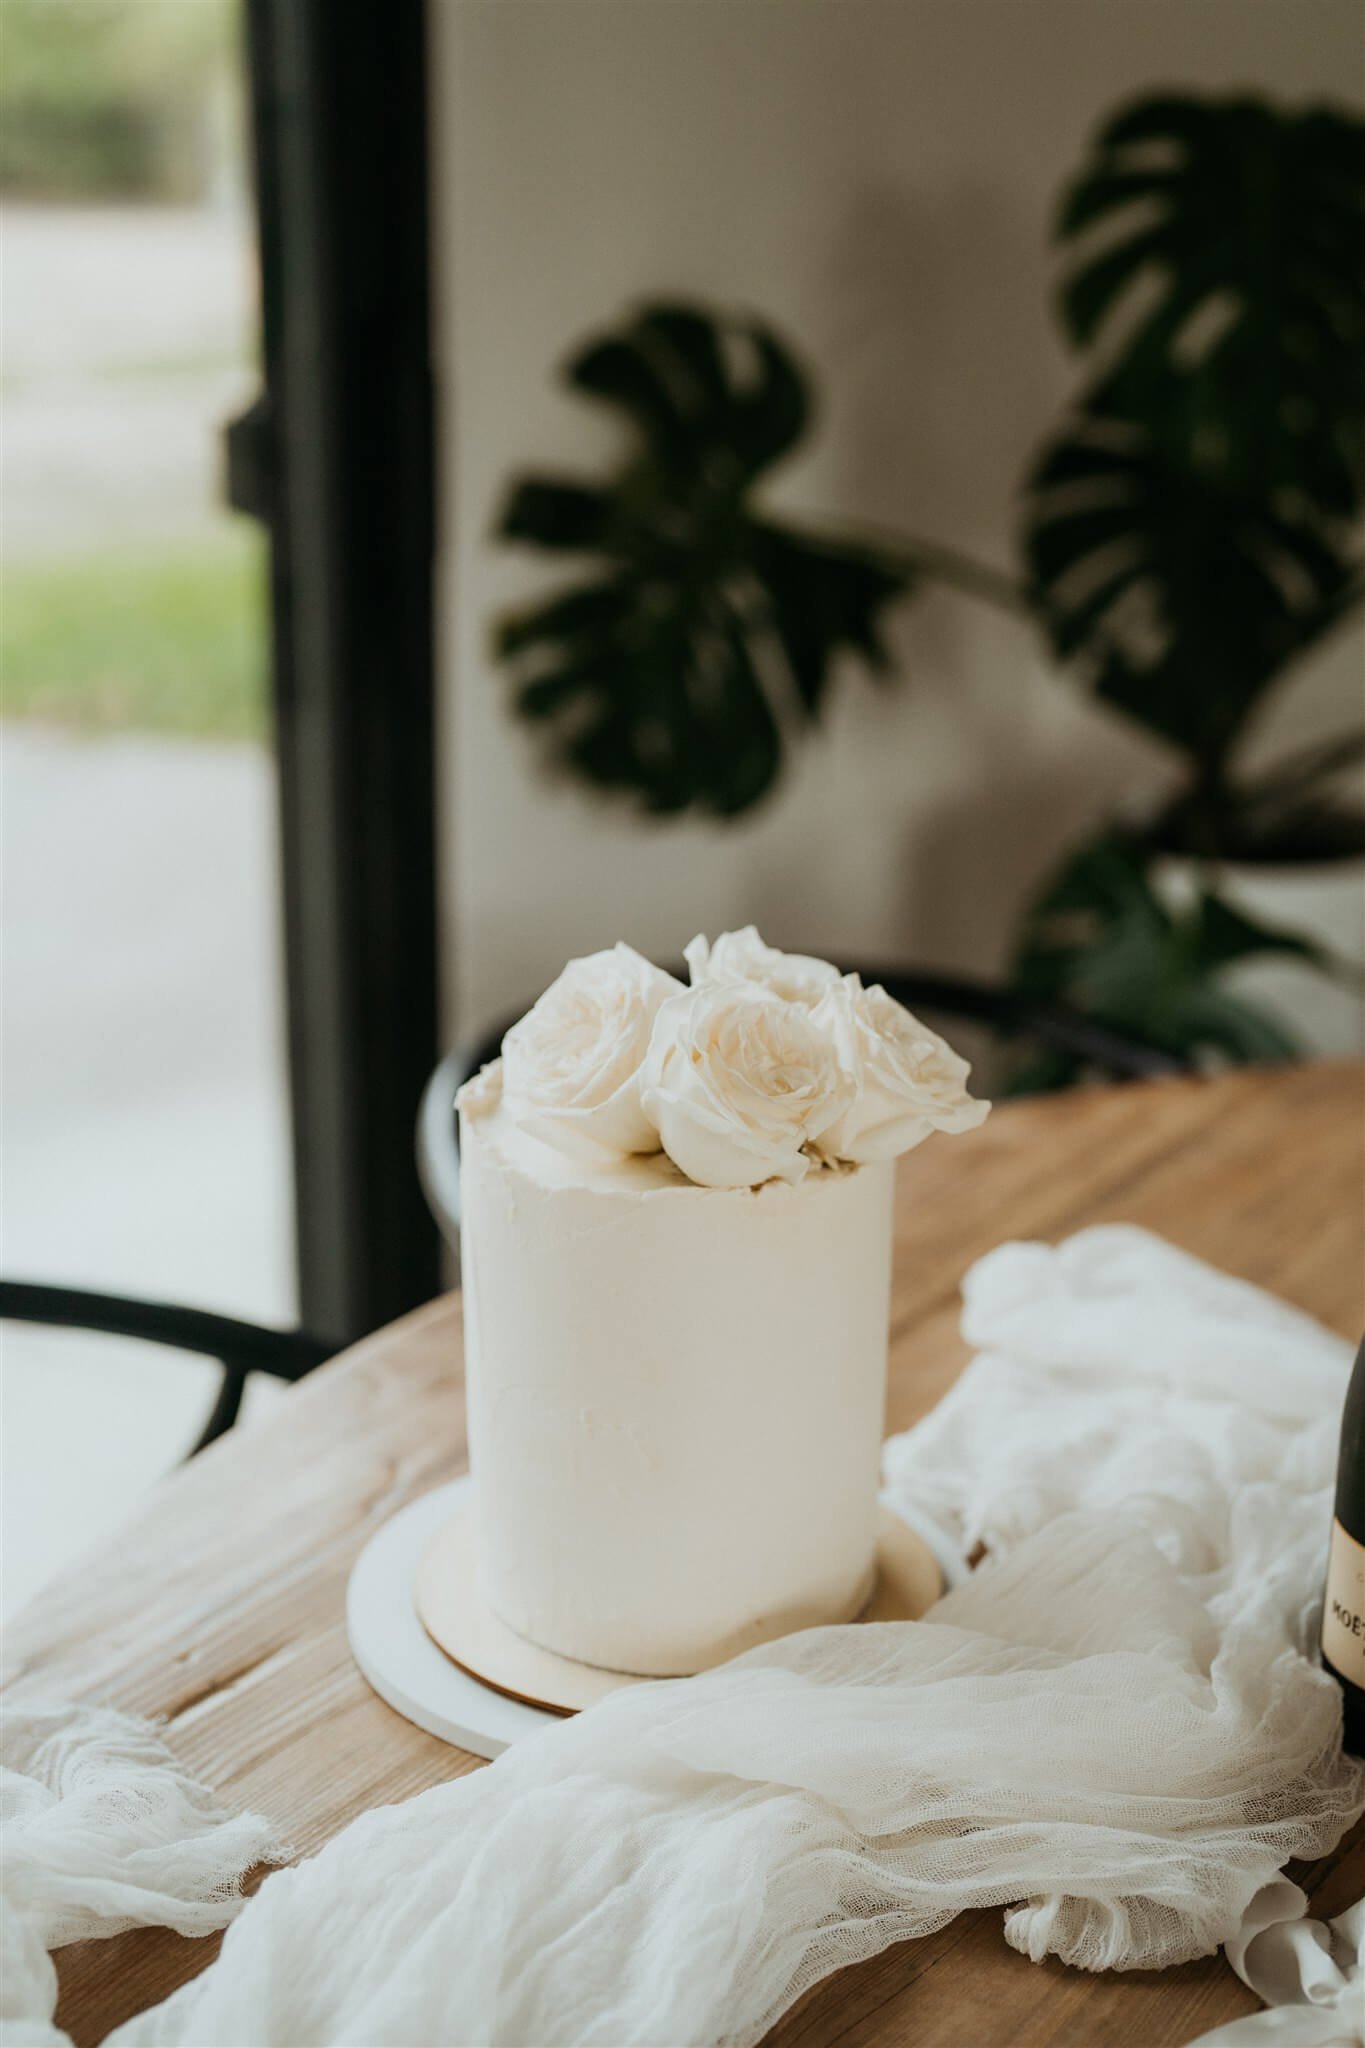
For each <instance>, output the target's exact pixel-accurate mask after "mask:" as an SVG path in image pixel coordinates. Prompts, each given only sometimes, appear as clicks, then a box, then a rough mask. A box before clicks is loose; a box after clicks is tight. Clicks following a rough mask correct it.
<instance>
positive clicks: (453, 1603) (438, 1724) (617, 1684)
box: [346, 1474, 966, 1757]
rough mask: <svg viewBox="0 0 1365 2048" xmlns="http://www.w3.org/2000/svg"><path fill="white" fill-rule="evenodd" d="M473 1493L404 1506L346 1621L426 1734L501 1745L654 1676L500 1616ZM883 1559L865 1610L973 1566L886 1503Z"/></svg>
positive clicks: (403, 1709)
mask: <svg viewBox="0 0 1365 2048" xmlns="http://www.w3.org/2000/svg"><path fill="white" fill-rule="evenodd" d="M469 1504H470V1481H469V1478H468V1475H467V1474H466V1475H465V1477H463V1478H461V1479H456V1480H453V1481H452V1482H451V1483H450V1484H449V1485H447V1486H441V1487H437V1488H436V1490H435V1491H434V1492H432V1493H428V1494H425V1495H424V1496H423V1497H422V1499H421V1500H417V1501H414V1502H413V1503H412V1504H411V1506H409V1507H406V1508H404V1509H402V1510H400V1512H399V1513H398V1514H396V1515H395V1516H394V1517H393V1519H392V1520H391V1521H389V1522H386V1523H385V1525H384V1527H383V1528H382V1529H380V1530H379V1531H378V1532H377V1534H376V1535H374V1536H373V1537H371V1539H370V1541H369V1543H368V1544H367V1545H366V1547H365V1549H364V1550H363V1551H362V1552H361V1554H360V1557H359V1558H358V1559H357V1561H356V1564H355V1567H354V1569H353V1571H352V1573H351V1581H350V1585H349V1587H348V1589H347V1595H346V1626H347V1632H348V1634H349V1636H350V1642H351V1651H352V1654H353V1656H354V1657H355V1660H356V1663H357V1664H358V1665H359V1667H360V1670H361V1673H362V1675H363V1676H364V1678H365V1679H366V1680H367V1681H368V1683H369V1684H370V1685H371V1686H373V1688H374V1690H375V1691H376V1692H377V1693H378V1694H379V1696H380V1698H381V1699H383V1700H385V1701H387V1703H388V1705H389V1706H391V1707H393V1708H394V1709H395V1711H396V1712H398V1713H400V1714H402V1715H403V1716H404V1718H405V1719H406V1720H409V1721H412V1722H415V1723H416V1725H417V1726H418V1727H419V1728H424V1729H425V1730H426V1731H427V1733H428V1734H430V1735H436V1736H439V1737H440V1738H441V1739H442V1740H443V1741H446V1742H452V1743H455V1744H456V1745H458V1747H459V1748H461V1749H467V1750H470V1751H471V1752H472V1753H473V1754H474V1755H476V1756H485V1757H495V1756H498V1755H500V1754H501V1753H502V1751H503V1750H504V1749H506V1748H507V1747H508V1746H509V1744H511V1743H513V1742H515V1741H517V1740H518V1739H519V1738H520V1737H522V1736H524V1735H529V1734H533V1733H534V1732H535V1731H536V1730H537V1729H539V1728H545V1727H548V1726H550V1725H551V1724H552V1723H553V1722H554V1720H556V1719H557V1718H558V1717H560V1716H562V1715H564V1714H566V1713H576V1712H579V1711H581V1709H582V1708H584V1707H588V1706H591V1705H593V1704H595V1702H596V1701H597V1700H599V1699H604V1698H605V1697H606V1696H607V1694H608V1693H611V1692H615V1691H618V1690H619V1689H620V1688H621V1687H622V1686H626V1685H648V1684H650V1683H651V1681H650V1680H649V1679H646V1678H639V1677H635V1676H631V1675H630V1674H628V1673H625V1672H614V1671H603V1670H599V1669H598V1668H596V1667H595V1666H592V1665H587V1664H578V1663H575V1662H574V1661H573V1660H572V1659H570V1658H567V1657H557V1656H555V1655H554V1654H553V1653H552V1652H551V1651H548V1650H541V1649H538V1648H537V1647H536V1646H535V1645H534V1644H532V1643H528V1642H526V1641H525V1640H524V1639H523V1638H522V1637H521V1636H518V1635H517V1634H515V1632H514V1631H513V1630H511V1629H509V1628H507V1627H506V1626H505V1624H503V1623H502V1622H499V1621H498V1620H497V1618H496V1616H494V1615H493V1614H491V1613H490V1612H489V1611H488V1609H487V1608H485V1607H484V1606H483V1604H482V1603H481V1602H480V1601H479V1600H478V1598H477V1594H476V1592H475V1583H476V1581H475V1570H474V1557H473V1540H472V1529H471V1526H470V1519H469V1515H468V1508H469ZM877 1567H878V1570H877V1586H876V1590H875V1591H874V1593H873V1596H872V1599H871V1600H870V1601H869V1603H868V1605H867V1607H866V1608H865V1609H864V1610H863V1613H862V1615H861V1616H860V1617H859V1618H860V1620H863V1621H904V1620H913V1619H915V1617H916V1616H918V1615H920V1614H922V1613H924V1611H925V1609H926V1608H927V1607H929V1606H931V1605H932V1603H933V1602H934V1601H935V1600H936V1599H937V1598H938V1597H939V1595H940V1593H941V1592H942V1591H943V1590H944V1588H945V1587H946V1586H952V1585H956V1584H958V1583H959V1581H960V1580H961V1579H962V1578H963V1577H965V1575H966V1567H965V1565H964V1563H963V1561H962V1559H961V1558H960V1557H958V1556H957V1555H956V1553H955V1552H954V1551H953V1549H952V1546H951V1545H950V1544H949V1543H948V1542H947V1541H946V1539H945V1538H944V1537H943V1535H942V1533H941V1532H940V1531H939V1530H937V1529H936V1528H934V1527H933V1525H932V1524H930V1523H928V1522H926V1521H920V1520H918V1519H916V1521H915V1522H914V1524H911V1523H910V1521H909V1520H908V1519H907V1518H906V1517H904V1516H902V1515H900V1514H899V1513H893V1512H892V1511H891V1510H890V1509H889V1508H885V1507H884V1508H883V1509H882V1521H881V1528H880V1534H879V1543H878V1552H877ZM424 1620H425V1623H426V1626H425V1627H424V1626H423V1622H424ZM438 1645H439V1646H438ZM476 1672H477V1673H478V1674H479V1675H477V1676H476V1675H475V1674H476ZM481 1681H482V1682H481Z"/></svg>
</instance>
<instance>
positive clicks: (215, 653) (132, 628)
mask: <svg viewBox="0 0 1365 2048" xmlns="http://www.w3.org/2000/svg"><path fill="white" fill-rule="evenodd" d="M264 576H265V541H264V536H263V535H261V534H260V533H259V531H258V530H257V529H256V528H255V527H254V526H252V525H251V524H250V523H248V522H247V521H245V520H242V521H233V522H232V523H230V524H225V525H224V526H223V527H222V529H221V530H220V531H219V532H217V533H215V534H212V535H208V536H206V537H205V538H204V539H203V540H202V541H198V542H196V543H195V544H194V545H193V546H190V545H186V544H182V545H181V546H179V547H168V546H166V545H165V544H164V543H163V544H162V545H160V546H158V547H157V548H156V549H155V551H152V550H151V549H146V550H142V551H134V550H132V549H117V548H109V549H107V550H104V551H102V552H101V553H99V554H89V555H82V556H74V557H65V556H64V557H61V558H58V559H55V560H44V559H39V560H35V561H21V562H12V563H9V564H7V565H6V567H5V569H4V572H3V576H0V712H3V715H4V716H5V717H6V718H28V719H43V720H49V721H51V722H53V723H60V724H62V725H65V726H68V727H71V728H74V729H75V730H77V731H84V732H87V733H89V734H91V735H97V734H101V733H109V732H128V731H144V732H163V733H178V734H182V735H184V736H186V737H190V738H195V739H234V740H235V739H253V740H254V739H260V738H262V737H263V736H264V734H265V732H266V729H267V704H268V691H267V673H268V651H267V645H266V632H267V623H266V621H267V613H266V604H265V592H264Z"/></svg>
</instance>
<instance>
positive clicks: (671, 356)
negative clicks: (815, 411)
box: [496, 305, 910, 816]
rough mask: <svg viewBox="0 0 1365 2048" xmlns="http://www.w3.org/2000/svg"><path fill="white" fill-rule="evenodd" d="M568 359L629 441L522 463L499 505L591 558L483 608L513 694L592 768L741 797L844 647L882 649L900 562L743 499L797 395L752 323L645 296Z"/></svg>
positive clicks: (669, 803)
mask: <svg viewBox="0 0 1365 2048" xmlns="http://www.w3.org/2000/svg"><path fill="white" fill-rule="evenodd" d="M566 374H567V377H568V381H569V383H570V384H571V385H572V386H573V387H574V388H575V389H576V390H578V391H580V392H583V393H584V394H586V395H588V396H591V397H593V398H595V399H598V400H601V401H603V402H604V403H606V404H608V405H610V406H612V407H614V408H615V409H616V411H617V412H618V413H619V414H620V415H621V416H622V418H623V421H624V423H625V426H626V429H627V438H626V445H625V448H624V451H623V453H622V455H621V458H620V460H619V461H618V463H617V465H616V467H615V468H614V470H613V471H612V472H611V473H610V474H609V475H608V476H607V477H606V478H605V479H603V480H602V481H601V482H589V483H585V482H582V481H579V480H576V479H568V478H562V477H543V476H534V477H524V478H522V479H521V480H520V481H518V482H517V483H515V484H514V485H513V486H512V489H511V491H510V493H509V496H508V498H507V501H506V503H505V505H504V507H503V510H502V512H501V515H500V518H499V520H498V532H499V533H500V534H501V536H502V537H503V538H504V539H507V540H511V541H516V542H520V543H522V544H523V545H526V546H530V547H534V548H538V549H541V550H543V551H546V552H549V553H552V554H566V555H580V556H583V557H586V558H589V566H588V567H587V569H586V572H585V573H584V574H583V576H582V577H581V579H580V580H579V581H577V582H575V583H573V584H571V585H570V586H569V587H567V588H561V589H558V590H556V591H555V592H554V593H553V594H552V595H551V596H549V597H548V598H546V599H544V600H543V601H540V602H538V603H535V604H532V605H530V606H528V607H526V608H525V609H523V610H521V611H518V612H516V613H514V614H512V615H511V616H510V617H507V618H505V619H503V620H502V621H501V623H500V624H499V626H498V628H497V632H496V647H497V651H498V653H499V655H500V656H501V658H502V659H503V660H504V661H505V662H506V663H507V664H508V665H509V667H510V669H511V671H512V675H513V681H514V688H515V691H516V702H517V706H518V709H519V710H520V712H521V713H522V715H523V716H524V717H527V718H529V719H534V720H537V721H539V722H540V723H541V725H542V726H543V728H544V731H545V735H546V745H547V751H548V752H549V753H550V755H551V756H552V757H553V758H556V759H558V760H559V761H560V762H561V763H563V764H564V765H566V766H569V767H571V768H572V769H573V770H575V771H576V772H577V773H578V774H579V775H580V776H583V777H586V778H587V779H588V780H589V781H591V782H593V783H596V784H597V785H599V786H600V787H602V788H605V789H611V790H619V791H629V792H632V793H633V794H635V795H636V796H637V797H638V798H639V799H640V800H641V801H642V802H643V804H644V805H645V807H646V808H647V809H649V810H651V811H654V812H659V813H675V812H679V811H683V810H686V809H689V808H696V809H698V810H702V811H708V812H711V813H715V814H718V815H721V816H731V815H734V814H735V813H737V812H739V811H742V810H745V809H746V808H747V807H748V806H749V805H751V804H753V803H756V802H757V801H758V800H759V798H761V797H762V796H763V795H764V794H765V793H766V792H767V791H768V790H769V789H770V788H771V787H772V785H773V783H774V781H775V780H776V778H777V775H778V771H779V768H780V766H781V761H782V755H783V748H784V742H785V739H786V738H787V736H788V734H789V733H791V732H793V731H795V730H798V729H799V728H800V727H801V726H803V725H806V724H809V723H810V722H811V721H813V720H814V719H816V718H817V717H818V715H819V713H820V711H821V708H822V706H823V703H824V700H825V695H826V692H827V689H828V686H829V683H830V679H831V675H832V672H833V669H834V665H835V663H836V662H837V660H838V659H839V658H840V656H842V655H845V654H852V655H855V656H857V657H858V658H860V659H861V660H862V661H863V662H864V663H865V664H867V665H868V666H869V667H871V668H872V669H874V670H875V669H879V668H882V667H883V666H884V665H885V660H886V652H885V647H884V644H883V641H882V637H881V620H882V614H883V612H884V610H885V608H886V606H887V605H888V604H889V603H890V602H891V601H892V600H893V599H894V598H896V597H898V596H900V595H901V594H902V592H904V591H905V590H906V589H907V588H908V587H909V581H910V572H909V570H908V568H907V566H906V564H905V563H904V562H903V561H900V560H898V559H895V558H893V557H891V556H888V555H884V554H882V553H880V552H879V551H877V550H876V549H873V548H867V547H861V546H856V545H852V544H849V543H847V542H843V541H839V540H834V539H828V538H825V537H823V536H821V535H818V534H811V533H806V532H802V531H797V530H796V529H794V528H791V527H789V526H787V525H785V524H784V523H782V522H780V521H778V520H775V519H773V518H771V517H769V516H767V515H766V514H765V513H764V512H763V511H762V509H761V508H760V507H759V505H758V504H757V503H756V487H757V485H758V483H759V481H760V479H761V478H763V477H764V475H765V474H766V472H767V471H768V470H769V469H770V468H771V467H772V465H773V464H774V463H776V462H777V461H778V460H779V459H780V458H781V457H782V456H784V455H786V454H788V453H789V452H790V450H791V449H792V448H793V447H795V445H796V444H797V442H798V441H799V440H800V438H801V436H802V434H803V432H804V430H805V426H806V422H807V418H808V413H809V395H808V391H807V386H806V381H805V378H804V377H803V375H802V373H801V371H800V370H799V369H798V367H797V365H796V363H795V362H794V361H793V359H792V357H791V356H790V355H789V354H788V352H787V351H786V349H785V348H784V347H783V346H782V345H781V343H780V342H779V341H778V340H777V338H776V337H775V336H774V335H773V334H772V333H771V332H770V331H769V330H768V329H767V328H765V327H764V326H762V325H761V324H759V323H758V322H756V321H751V320H741V319H733V318H721V317H716V316H712V315H710V314H708V313H705V312H702V311H701V310H699V309H698V308H696V307H692V306H680V305H651V306H647V307H645V308H644V309H642V310H641V311H640V312H639V313H638V314H636V315H635V316H634V318H632V319H631V320H630V321H629V322H627V324H626V325H625V326H623V327H622V328H620V329H619V330H618V331H616V332H614V333H612V334H609V335H607V336H605V337H604V338H602V339H600V340H597V341H594V342H592V343H591V344H590V345H589V346H588V347H587V348H585V349H584V350H583V351H582V352H581V353H580V354H578V355H577V356H576V357H575V358H574V359H573V361H572V362H571V363H570V364H569V365H568V368H567V373H566Z"/></svg>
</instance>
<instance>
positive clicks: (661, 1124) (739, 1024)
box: [502, 925, 990, 1188]
mask: <svg viewBox="0 0 1365 2048" xmlns="http://www.w3.org/2000/svg"><path fill="white" fill-rule="evenodd" d="M687 964H688V968H689V970H690V972H691V977H692V981H691V986H690V987H684V985H683V983H682V982H680V981H677V980H675V978H674V977H673V976H672V975H671V974H665V973H664V972H663V971H662V970H661V969H660V968H658V967H654V966H652V965H651V963H650V962H649V961H648V960H645V959H643V958H642V957H641V956H640V954H638V953H637V952H635V951H634V950H633V949H632V948H631V947H630V946H623V945H618V946H615V947H613V948H612V949H611V951H609V952H604V953H592V954H589V955H588V956H587V957H586V958H585V959H582V960H571V961H570V962H569V964H568V966H567V967H566V968H565V969H564V972H563V973H562V974H561V975H560V977H559V979H558V981H556V982H555V983H554V984H553V985H552V986H551V987H550V988H548V989H547V990H546V991H545V994H544V995H543V996H542V997H541V998H540V1001H539V1002H538V1003H537V1004H536V1006H535V1008H534V1009H533V1010H531V1011H530V1012H529V1013H528V1014H527V1015H526V1016H525V1017H523V1018H522V1020H521V1022H520V1023H519V1024H516V1025H514V1026H513V1028H512V1029H511V1030H510V1031H509V1032H508V1034H507V1036H506V1037H505V1038H504V1040H503V1042H502V1066H503V1101H504V1103H505V1104H506V1106H507V1109H508V1112H509V1114H510V1115H511V1116H512V1117H513V1118H514V1119H515V1121H516V1122H517V1123H518V1124H519V1125H521V1126H522V1128H524V1129H526V1130H528V1131H531V1132H532V1133H534V1134H535V1135H536V1136H537V1137H540V1138H544V1139H546V1140H547V1141H548V1142H549V1143H551V1144H553V1145H556V1146H558V1147H559V1148H560V1149H561V1150H565V1151H576V1152H579V1153H581V1154H582V1155H583V1156H585V1157H587V1158H592V1157H594V1156H596V1157H597V1158H600V1157H601V1156H602V1154H603V1152H608V1153H616V1154H621V1153H629V1152H658V1151H660V1150H663V1151H664V1152H666V1153H667V1154H668V1156H669V1158H670V1159H671V1160H672V1161H673V1162H674V1164H675V1165H676V1166H678V1167H679V1168H680V1169H681V1170H682V1172H683V1173H685V1174H686V1175H687V1177H688V1179H689V1180H692V1181H696V1182H697V1183H698V1185H699V1186H701V1187H707V1188H744V1187H756V1186H758V1185H759V1184H760V1183H761V1182H763V1181H768V1180H785V1181H791V1182H795V1181H799V1180H801V1179H803V1178H804V1176H805V1175H806V1174H807V1173H808V1172H809V1171H810V1169H811V1167H812V1165H819V1164H822V1163H830V1162H834V1161H847V1162H850V1163H852V1164H861V1163H863V1162H865V1161H868V1160H874V1159H893V1158H895V1157H896V1156H897V1155H898V1154H899V1153H901V1152H908V1151H909V1150H910V1147H911V1146H912V1145H918V1144H919V1142H920V1140H921V1139H922V1138H927V1137H928V1136H929V1134H930V1132H931V1131H968V1130H971V1129H973V1128H974V1126H975V1125H977V1124H979V1123H980V1122H981V1121H982V1119H983V1118H984V1117H985V1115H986V1112H987V1109H988V1108H989V1107H990V1105H989V1104H988V1103H985V1102H976V1101H973V1099H972V1098H971V1096H969V1095H968V1093H967V1090H966V1080H967V1075H968V1072H969V1071H970V1070H969V1068H968V1066H967V1062H966V1061H965V1060H963V1059H959V1058H958V1056H957V1054H956V1053H955V1052H954V1051H953V1050H952V1048H951V1047H950V1046H948V1045H946V1044H945V1043H944V1041H943V1040H942V1039H941V1038H939V1037H938V1036H937V1035H936V1033H934V1032H932V1031H930V1030H929V1029H928V1027H927V1026H926V1025H924V1024H921V1023H920V1021H919V1019H918V1018H917V1017H914V1016H912V1015H911V1013H910V1012H909V1010H907V1009H904V1008H903V1007H902V1006H901V1004H900V1003H897V1002H894V1001H893V1000H892V998H891V997H890V996H889V995H888V994H887V993H886V991H885V989H883V988H864V987H863V985H862V983H861V981H860V980H859V979H858V977H857V975H856V974H845V975H841V974H840V973H839V971H838V969H837V968H835V967H831V966H830V965H829V963H828V962H827V961H824V960H812V959H808V958H807V957H806V956H805V955H804V954H801V953H780V952H778V951H777V950H776V949H775V948H774V947H772V946H765V945H764V943H763V941H762V939H760V937H759V936H758V933H757V931H756V930H755V929H754V927H753V926H752V925H748V926H746V928H745V929H744V930H743V931H739V932H726V933H725V935H724V936H723V937H722V938H719V939H717V940H716V943H715V945H714V946H711V945H708V943H707V941H706V940H705V939H702V938H697V939H694V940H693V941H692V943H691V945H690V946H689V947H688V948H687Z"/></svg>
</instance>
